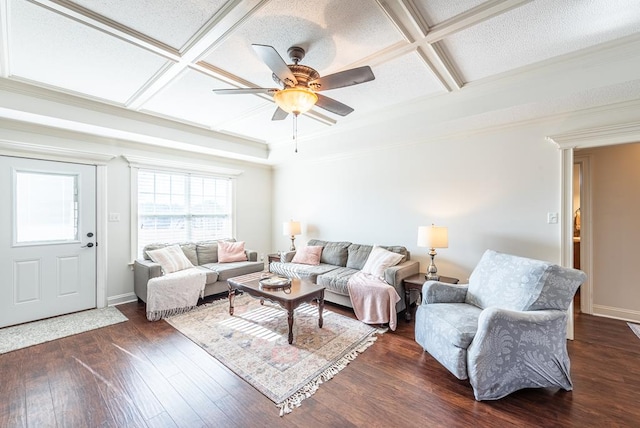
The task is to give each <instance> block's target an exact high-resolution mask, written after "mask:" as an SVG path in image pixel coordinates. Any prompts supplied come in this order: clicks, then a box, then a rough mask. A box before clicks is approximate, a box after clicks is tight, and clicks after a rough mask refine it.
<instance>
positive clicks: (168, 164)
mask: <svg viewBox="0 0 640 428" xmlns="http://www.w3.org/2000/svg"><path fill="white" fill-rule="evenodd" d="M122 157H123V158H124V159H125V160H126V161H127V162H129V166H130V167H131V168H154V169H163V170H168V171H179V172H185V171H186V172H200V173H203V174H213V175H217V176H224V177H227V178H235V177H237V176H239V175H241V174H243V173H244V171H243V170H241V169H233V168H223V167H219V166H212V165H203V164H199V163H192V162H180V161H174V160H169V159H159V158H150V157H148V156H136V155H129V154H126V155H122Z"/></svg>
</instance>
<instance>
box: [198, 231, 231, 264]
mask: <svg viewBox="0 0 640 428" xmlns="http://www.w3.org/2000/svg"><path fill="white" fill-rule="evenodd" d="M219 241H226V242H236V240H235V239H234V238H228V239H219ZM196 254H197V256H198V263H197V264H199V265H204V264H207V263H218V240H214V241H201V242H196Z"/></svg>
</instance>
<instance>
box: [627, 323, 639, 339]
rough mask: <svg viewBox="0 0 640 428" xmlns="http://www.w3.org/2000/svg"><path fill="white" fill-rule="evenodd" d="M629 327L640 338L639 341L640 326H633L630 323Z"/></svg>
mask: <svg viewBox="0 0 640 428" xmlns="http://www.w3.org/2000/svg"><path fill="white" fill-rule="evenodd" d="M627 325H628V326H629V328H630V329H631V331H633V332H634V333H635V334H636V336H638V339H640V325H638V324H632V323H630V322H628V323H627Z"/></svg>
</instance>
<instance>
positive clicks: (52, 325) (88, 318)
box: [0, 307, 128, 354]
mask: <svg viewBox="0 0 640 428" xmlns="http://www.w3.org/2000/svg"><path fill="white" fill-rule="evenodd" d="M127 319H128V318H127V317H125V316H124V315H123V314H122V312H120V311H119V310H118V309H116V308H114V307H107V308H102V309H90V310H88V311H82V312H76V313H73V314H69V315H61V316H59V317H54V318H47V319H45V320H41V321H34V322H30V323H26V324H20V325H16V326H13V327H5V328H0V354H4V353H6V352H11V351H15V350H17V349H22V348H26V347H28V346H33V345H38V344H40V343H45V342H49V341H52V340H56V339H60V338H63V337H66V336H71V335H74V334H78V333H84V332H85V331H89V330H94V329H96V328H100V327H106V326H108V325H112V324H117V323H120V322H123V321H127Z"/></svg>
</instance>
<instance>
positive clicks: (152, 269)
mask: <svg viewBox="0 0 640 428" xmlns="http://www.w3.org/2000/svg"><path fill="white" fill-rule="evenodd" d="M158 276H162V268H161V267H160V264H158V263H155V262H152V261H151V260H145V259H137V260H135V261H134V262H133V290H134V291H135V293H136V296H138V297H139V298H140V299H141V300H143V301H145V302H146V301H147V282H149V280H150V279H151V278H156V277H158Z"/></svg>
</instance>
